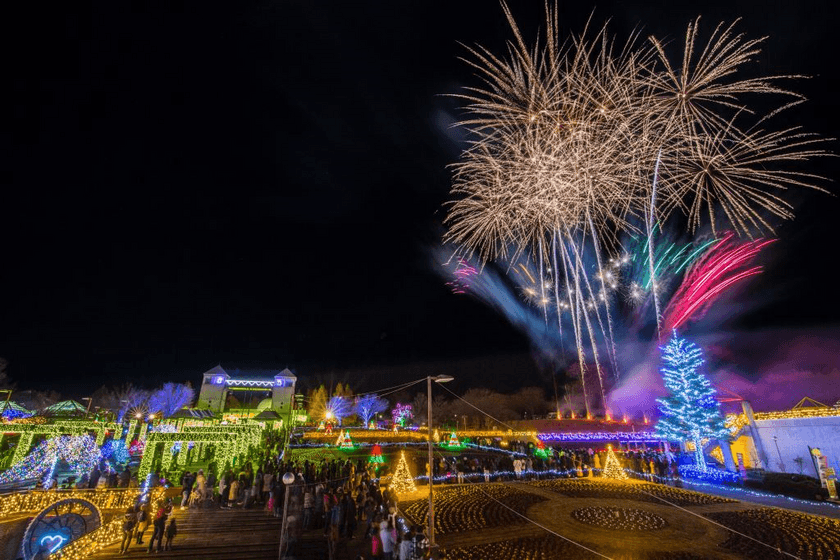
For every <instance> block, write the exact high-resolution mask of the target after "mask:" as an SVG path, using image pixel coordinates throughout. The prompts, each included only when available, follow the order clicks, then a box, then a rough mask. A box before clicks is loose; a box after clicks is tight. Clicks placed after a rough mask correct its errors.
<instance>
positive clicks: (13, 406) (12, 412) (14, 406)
mask: <svg viewBox="0 0 840 560" xmlns="http://www.w3.org/2000/svg"><path fill="white" fill-rule="evenodd" d="M33 414H35V412H33V411H31V410H27V409H26V408H24V407H22V406H20V405H19V404H18V403H16V402H15V401H3V402H0V416H2V417H3V418H21V417H23V416H32V415H33Z"/></svg>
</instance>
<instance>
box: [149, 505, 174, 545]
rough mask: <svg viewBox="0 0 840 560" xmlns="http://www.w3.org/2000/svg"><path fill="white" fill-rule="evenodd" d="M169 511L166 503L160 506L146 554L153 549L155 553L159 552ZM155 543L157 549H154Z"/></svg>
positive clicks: (169, 508)
mask: <svg viewBox="0 0 840 560" xmlns="http://www.w3.org/2000/svg"><path fill="white" fill-rule="evenodd" d="M171 511H172V510H171V507H170V505H169V504H168V503H167V504H161V506H160V508H158V511H157V514H155V520H154V523H153V526H154V529H155V531H154V533H152V538H151V539H150V540H149V548H148V549H147V550H146V552H151V551H152V549H153V548H154V549H155V552H160V548H161V544H162V542H163V533H164V531H165V530H166V520H167V519H168V518H169V513H170V512H171ZM155 541H157V547H155Z"/></svg>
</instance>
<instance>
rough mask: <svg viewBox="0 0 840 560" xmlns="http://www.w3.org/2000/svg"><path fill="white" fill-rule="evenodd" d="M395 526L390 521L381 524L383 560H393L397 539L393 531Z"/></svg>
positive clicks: (380, 536) (380, 535)
mask: <svg viewBox="0 0 840 560" xmlns="http://www.w3.org/2000/svg"><path fill="white" fill-rule="evenodd" d="M392 529H393V525H392V524H391V522H390V521H383V522H382V523H380V524H379V540H381V541H382V560H393V558H394V546H395V545H396V539H395V538H394V532H393V531H392Z"/></svg>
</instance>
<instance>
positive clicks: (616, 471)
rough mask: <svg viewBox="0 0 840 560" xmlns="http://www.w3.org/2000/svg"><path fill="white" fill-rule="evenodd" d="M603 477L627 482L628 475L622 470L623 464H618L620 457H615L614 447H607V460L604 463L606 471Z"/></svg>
mask: <svg viewBox="0 0 840 560" xmlns="http://www.w3.org/2000/svg"><path fill="white" fill-rule="evenodd" d="M601 476H603V477H604V478H615V479H618V480H627V473H626V472H624V469H622V468H621V463H619V462H618V457H616V456H615V453H614V452H613V450H612V445H608V446H607V460H606V461H604V471H603V474H602V475H601Z"/></svg>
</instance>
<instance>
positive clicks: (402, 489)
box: [391, 451, 417, 495]
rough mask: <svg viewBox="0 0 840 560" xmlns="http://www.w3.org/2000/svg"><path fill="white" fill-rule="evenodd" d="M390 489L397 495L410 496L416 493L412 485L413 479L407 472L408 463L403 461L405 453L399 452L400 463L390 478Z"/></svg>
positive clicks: (415, 488)
mask: <svg viewBox="0 0 840 560" xmlns="http://www.w3.org/2000/svg"><path fill="white" fill-rule="evenodd" d="M391 488H392V489H393V490H394V491H395V492H396V493H397V494H399V495H405V494H411V493H412V492H416V491H417V487H416V486H415V485H414V477H412V476H411V471H409V470H408V462H406V460H405V451H400V462H399V464H398V465H397V470H396V472H394V476H392V477H391Z"/></svg>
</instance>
